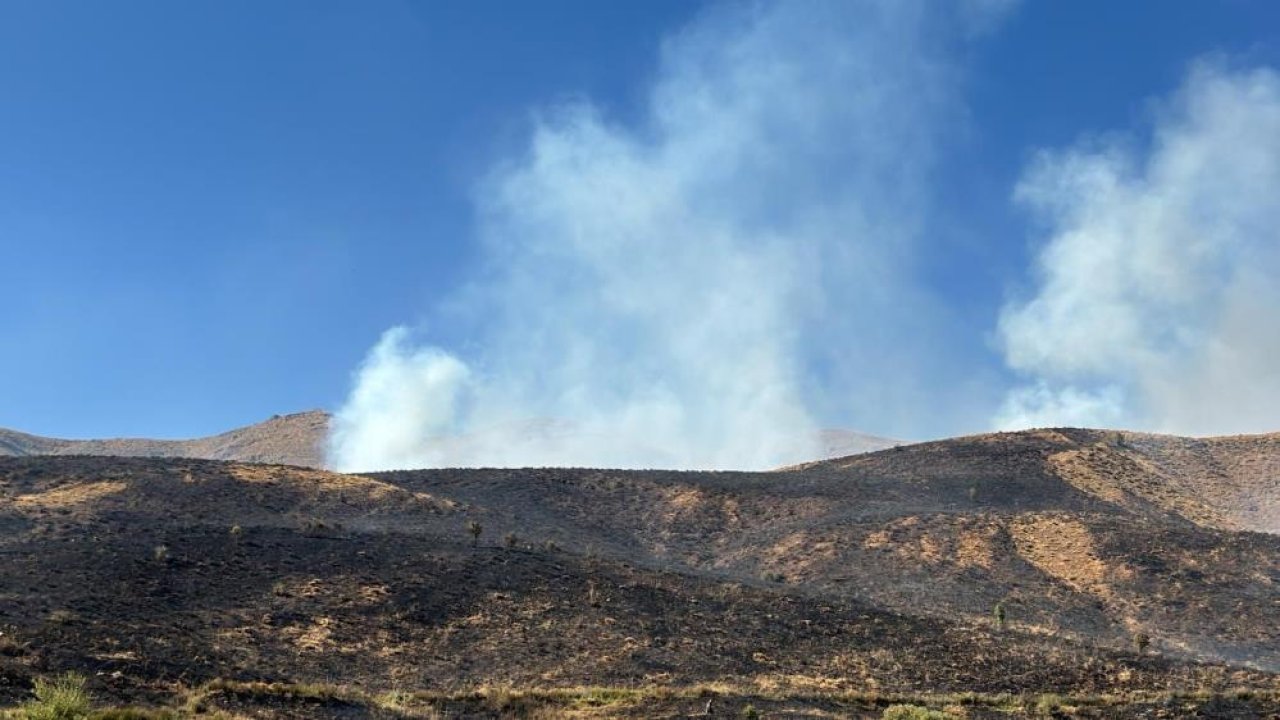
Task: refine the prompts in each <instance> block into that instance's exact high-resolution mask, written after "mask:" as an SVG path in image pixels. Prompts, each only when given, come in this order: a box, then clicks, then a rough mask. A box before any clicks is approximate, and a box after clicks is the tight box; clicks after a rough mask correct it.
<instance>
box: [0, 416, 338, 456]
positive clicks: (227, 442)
mask: <svg viewBox="0 0 1280 720" xmlns="http://www.w3.org/2000/svg"><path fill="white" fill-rule="evenodd" d="M328 428H329V414H328V413H327V412H324V411H322V410H311V411H308V412H301V413H293V414H291V415H276V416H275V417H272V418H271V419H269V420H266V421H264V422H260V423H257V424H255V425H249V426H247V427H242V428H236V429H235V430H230V431H228V432H225V433H221V434H219V435H213V436H210V437H205V438H197V439H194V440H148V439H142V438H117V439H111V440H62V439H58V438H47V437H40V436H38V435H29V434H27V433H21V432H17V431H15V430H5V429H3V428H0V456H5V455H10V456H18V457H23V456H29V455H111V456H118V457H188V458H198V459H204V460H235V461H239V462H262V463H278V464H282V465H298V466H300V467H312V468H318V467H322V466H323V465H324V442H325V436H326V434H327V433H328Z"/></svg>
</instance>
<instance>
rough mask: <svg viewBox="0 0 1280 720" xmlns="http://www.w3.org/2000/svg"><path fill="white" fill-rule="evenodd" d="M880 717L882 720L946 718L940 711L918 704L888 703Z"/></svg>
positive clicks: (937, 719)
mask: <svg viewBox="0 0 1280 720" xmlns="http://www.w3.org/2000/svg"><path fill="white" fill-rule="evenodd" d="M880 717H881V718H882V719H883V720H947V716H946V715H944V714H943V713H942V712H940V711H938V710H930V709H929V708H927V707H920V706H919V705H890V706H889V707H887V708H885V709H884V714H883V715H881V716H880Z"/></svg>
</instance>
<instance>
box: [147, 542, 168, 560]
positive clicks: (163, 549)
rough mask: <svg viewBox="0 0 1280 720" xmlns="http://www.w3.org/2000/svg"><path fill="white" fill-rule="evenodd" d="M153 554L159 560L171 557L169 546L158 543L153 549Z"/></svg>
mask: <svg viewBox="0 0 1280 720" xmlns="http://www.w3.org/2000/svg"><path fill="white" fill-rule="evenodd" d="M151 555H152V556H153V557H155V559H156V561H157V562H164V561H165V560H168V559H169V546H168V545H157V546H155V547H154V548H152V549H151Z"/></svg>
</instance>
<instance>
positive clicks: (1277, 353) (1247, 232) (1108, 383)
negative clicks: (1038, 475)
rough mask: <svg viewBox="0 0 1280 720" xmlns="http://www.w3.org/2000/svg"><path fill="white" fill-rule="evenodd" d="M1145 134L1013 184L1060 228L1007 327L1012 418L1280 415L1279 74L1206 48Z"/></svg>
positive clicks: (1216, 429) (1165, 421) (1218, 424)
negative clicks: (1211, 55) (1014, 382)
mask: <svg viewBox="0 0 1280 720" xmlns="http://www.w3.org/2000/svg"><path fill="white" fill-rule="evenodd" d="M1155 117H1156V120H1155V127H1154V132H1153V133H1152V135H1151V138H1150V140H1149V145H1148V146H1147V147H1145V148H1140V147H1135V146H1138V145H1139V143H1138V142H1137V141H1135V140H1132V139H1130V140H1128V142H1127V144H1126V143H1124V142H1122V141H1121V140H1117V139H1114V138H1113V139H1112V140H1111V141H1109V142H1104V143H1093V144H1090V145H1083V146H1081V147H1077V148H1074V149H1071V150H1067V151H1064V152H1056V153H1046V154H1044V155H1043V156H1042V157H1040V159H1039V160H1038V161H1037V162H1036V163H1035V164H1034V167H1033V168H1032V169H1031V171H1030V172H1029V173H1028V174H1027V175H1026V177H1025V178H1024V179H1023V181H1022V183H1021V185H1020V186H1019V187H1018V189H1017V193H1016V196H1017V198H1018V199H1019V200H1021V201H1022V202H1024V203H1026V204H1027V206H1029V207H1030V208H1031V209H1032V210H1033V212H1034V213H1035V215H1036V216H1037V217H1038V218H1039V219H1040V220H1042V221H1043V222H1044V223H1045V224H1046V225H1047V226H1048V229H1049V239H1048V241H1047V243H1046V244H1045V245H1044V246H1043V249H1042V250H1041V251H1040V254H1039V278H1038V284H1037V286H1036V289H1035V293H1034V295H1033V296H1032V297H1030V298H1029V299H1027V300H1025V301H1022V302H1014V303H1011V304H1009V305H1007V306H1006V307H1005V309H1004V312H1003V314H1002V316H1001V318H1000V325H999V332H1000V337H1001V339H1002V342H1003V348H1004V353H1005V357H1006V359H1007V362H1008V364H1009V366H1010V367H1012V368H1013V369H1015V370H1017V371H1019V372H1021V373H1023V374H1024V375H1025V376H1027V378H1028V383H1027V384H1026V385H1024V386H1023V387H1020V388H1018V389H1016V390H1015V391H1013V392H1012V393H1011V394H1010V395H1009V397H1008V399H1007V402H1006V403H1005V406H1004V409H1003V411H1002V413H1001V415H1000V417H999V418H998V423H999V424H1000V425H1001V426H1003V427H1006V428H1017V427H1027V426H1043V425H1057V424H1074V425H1111V426H1117V425H1122V426H1127V427H1138V428H1147V429H1152V430H1157V431H1164V432H1176V433H1185V434H1211V433H1232V432H1247V431H1257V430H1258V429H1259V428H1275V427H1276V426H1277V425H1278V424H1280V362H1277V358H1280V282H1277V278H1280V201H1278V200H1280V76H1277V74H1276V73H1275V72H1273V71H1272V70H1269V69H1254V70H1249V71H1243V70H1232V69H1229V68H1227V67H1225V66H1223V65H1221V64H1214V63H1200V64H1198V65H1197V66H1196V67H1195V68H1194V69H1193V71H1192V72H1191V73H1190V75H1189V77H1188V79H1187V80H1186V83H1185V85H1184V87H1183V88H1182V89H1181V90H1180V91H1179V92H1178V93H1177V95H1176V96H1175V97H1174V98H1172V100H1170V101H1168V102H1166V103H1164V104H1163V105H1162V106H1161V107H1160V108H1159V109H1158V110H1157V112H1156V114H1155Z"/></svg>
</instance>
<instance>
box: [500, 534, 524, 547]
mask: <svg viewBox="0 0 1280 720" xmlns="http://www.w3.org/2000/svg"><path fill="white" fill-rule="evenodd" d="M502 542H503V543H504V544H505V545H506V546H507V547H509V548H514V547H515V546H516V545H518V544H519V543H520V538H518V537H516V534H515V533H513V532H509V533H507V534H506V535H503V536H502Z"/></svg>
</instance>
